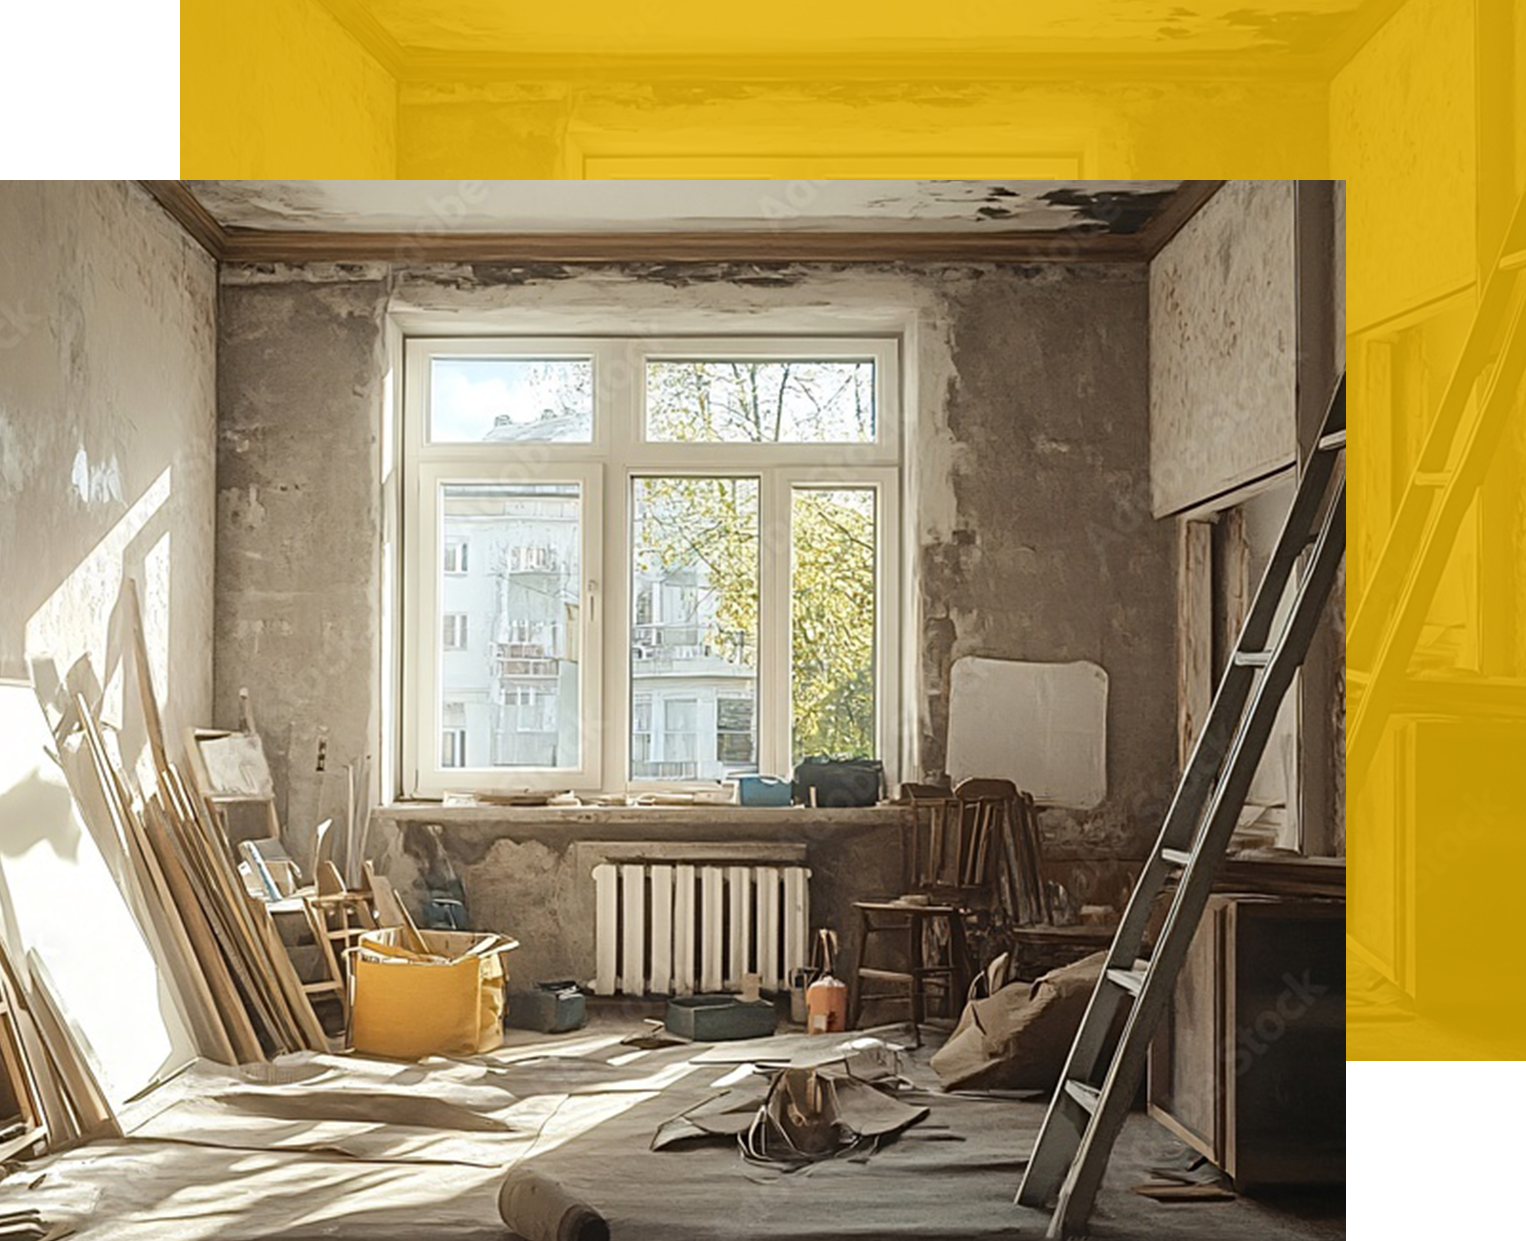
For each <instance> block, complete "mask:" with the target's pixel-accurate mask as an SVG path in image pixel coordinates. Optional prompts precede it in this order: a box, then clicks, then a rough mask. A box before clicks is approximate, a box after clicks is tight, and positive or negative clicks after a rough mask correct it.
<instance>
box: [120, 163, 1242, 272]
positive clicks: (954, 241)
mask: <svg viewBox="0 0 1526 1241" xmlns="http://www.w3.org/2000/svg"><path fill="white" fill-rule="evenodd" d="M1223 184H1224V183H1223V182H1222V181H1184V182H1183V183H1182V185H1181V187H1180V188H1179V189H1178V190H1177V192H1176V193H1175V194H1173V195H1172V196H1171V198H1170V199H1169V200H1167V202H1166V203H1165V205H1164V206H1162V207H1161V209H1160V210H1159V211H1158V212H1156V214H1155V215H1154V217H1152V218H1151V220H1150V221H1149V223H1148V224H1146V225H1145V227H1144V228H1143V229H1141V230H1140V231H1139V232H1137V233H1131V234H1121V233H1079V234H1078V233H1074V232H1071V233H1060V232H1048V233H1043V232H1032V231H1029V232H1020V231H1016V230H1012V229H1008V230H1005V231H999V232H998V231H993V232H958V233H955V232H925V233H911V232H883V231H881V232H861V233H843V232H803V231H802V232H795V231H789V230H784V229H779V230H748V231H741V230H738V231H731V232H725V231H713V232H703V233H700V232H684V233H676V232H675V233H659V232H634V233H596V232H587V233H441V232H437V231H432V230H430V231H420V232H414V233H407V232H387V233H351V232H304V231H297V230H287V229H247V228H224V227H223V226H222V225H221V224H219V223H218V222H217V221H216V220H215V219H213V218H212V216H211V215H210V214H209V213H208V212H207V210H206V209H205V208H204V207H203V206H202V205H201V203H200V202H199V201H197V199H196V196H195V195H194V194H192V193H191V191H190V190H189V189H188V188H187V187H186V186H185V184H184V183H183V182H180V181H145V182H143V185H144V187H145V188H146V189H147V190H148V192H149V193H150V194H152V195H153V196H154V197H155V198H156V199H157V200H158V201H159V203H160V205H161V206H163V207H164V209H165V210H166V211H168V212H169V213H170V215H172V216H174V217H175V219H177V220H179V221H180V223H181V224H183V225H184V226H185V229H186V231H187V232H189V233H190V234H191V236H192V237H194V238H195V239H196V240H197V241H198V242H200V243H201V244H202V245H203V246H204V247H205V248H206V249H207V251H208V253H210V254H211V255H212V256H213V257H214V258H216V259H217V260H218V261H220V262H224V263H345V262H350V263H358V262H416V263H422V262H459V263H567V264H584V263H587V264H594V263H726V262H731V263H1142V262H1148V261H1149V260H1150V259H1152V258H1154V257H1155V255H1156V254H1158V253H1159V252H1160V249H1161V248H1162V247H1163V246H1164V245H1165V244H1166V243H1167V242H1168V241H1170V240H1171V238H1172V237H1174V236H1175V235H1176V234H1177V232H1178V231H1180V229H1181V227H1182V225H1184V224H1185V223H1186V222H1187V221H1188V220H1189V219H1190V218H1191V217H1192V216H1193V215H1194V214H1195V213H1196V212H1198V211H1199V210H1201V209H1202V207H1203V204H1205V203H1206V202H1207V201H1208V200H1209V199H1210V198H1211V197H1212V196H1213V195H1214V194H1215V193H1216V192H1217V191H1218V189H1219V187H1220V186H1222V185H1223Z"/></svg>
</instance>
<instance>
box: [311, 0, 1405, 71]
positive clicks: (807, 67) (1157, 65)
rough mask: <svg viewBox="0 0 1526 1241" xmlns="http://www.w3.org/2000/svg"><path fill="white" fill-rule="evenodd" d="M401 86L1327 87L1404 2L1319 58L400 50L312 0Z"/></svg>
mask: <svg viewBox="0 0 1526 1241" xmlns="http://www.w3.org/2000/svg"><path fill="white" fill-rule="evenodd" d="M318 3H319V4H320V5H322V6H323V8H324V9H325V10H327V11H328V13H329V14H330V16H332V17H333V18H334V20H335V21H336V22H338V23H339V25H340V26H342V27H343V28H344V29H345V30H346V31H347V32H348V33H349V34H350V36H351V37H352V38H353V39H354V40H355V41H356V42H357V43H358V44H360V46H361V47H363V48H364V49H365V50H366V51H367V52H368V53H369V54H370V55H371V56H372V57H373V58H374V59H375V60H376V61H377V63H378V64H380V65H381V66H382V68H384V69H385V70H386V71H387V72H388V73H389V74H391V75H392V77H393V78H394V79H395V80H396V81H397V82H398V83H399V84H400V85H441V84H445V83H472V84H483V83H487V82H506V83H538V84H544V83H549V82H561V83H571V82H579V83H585V82H586V83H598V82H640V83H650V82H687V83H705V82H717V83H720V82H725V83H739V82H793V83H801V82H827V83H834V84H835V83H841V82H863V83H868V82H881V83H890V84H901V83H908V82H921V83H928V84H938V83H941V84H945V85H950V86H952V85H961V86H963V85H968V84H970V83H980V82H992V83H995V82H1046V81H1068V82H1087V81H1098V80H1101V81H1111V82H1124V81H1139V82H1215V81H1237V82H1247V81H1249V82H1256V81H1295V82H1297V81H1303V82H1319V83H1328V82H1329V81H1330V79H1331V78H1332V77H1334V75H1335V74H1336V73H1337V72H1338V71H1339V70H1340V69H1341V68H1342V67H1343V66H1344V65H1345V64H1346V63H1347V62H1348V61H1350V59H1351V58H1352V57H1353V56H1355V55H1356V53H1357V52H1358V51H1360V50H1361V49H1362V47H1363V46H1365V45H1366V43H1367V41H1368V40H1369V39H1371V38H1372V36H1373V35H1374V34H1376V33H1377V31H1378V30H1380V29H1381V28H1382V27H1383V25H1384V24H1385V23H1386V22H1387V21H1388V20H1389V18H1391V17H1392V16H1393V15H1394V14H1395V13H1396V12H1398V10H1399V9H1400V8H1402V7H1403V6H1404V4H1405V3H1406V0H1365V3H1362V4H1360V5H1358V6H1357V8H1355V9H1354V10H1352V12H1351V13H1350V15H1349V17H1348V19H1347V21H1346V22H1345V23H1344V24H1343V25H1341V26H1339V27H1338V28H1336V29H1335V30H1334V32H1333V33H1332V34H1331V35H1330V36H1329V39H1328V41H1327V42H1326V43H1325V44H1324V45H1322V46H1321V47H1320V48H1319V50H1318V51H1314V52H1308V51H1299V52H1292V51H1288V50H1286V49H1285V48H1279V47H1277V46H1275V45H1273V46H1270V47H1266V48H1264V49H1261V50H1254V51H1238V52H1184V53H1172V52H1155V53H1152V52H1102V53H1089V52H1084V51H1083V52H1035V51H1031V50H1023V49H1022V48H1020V47H1016V46H1011V45H1009V46H1006V47H1001V46H996V47H993V46H992V45H991V44H990V43H985V42H973V43H955V42H947V43H944V44H941V45H940V44H936V43H935V44H931V45H922V46H912V45H908V44H906V43H905V42H904V41H903V42H902V43H900V44H889V45H882V46H879V47H875V48H871V49H869V50H864V49H862V48H839V49H836V50H833V51H808V52H800V53H786V52H765V53H761V54H749V53H732V52H719V53H706V52H693V53H660V52H658V53H653V52H628V53H627V52H614V53H594V54H586V53H578V52H557V51H542V52H515V51H487V52H479V51H467V50H459V49H454V50H453V49H439V48H428V47H411V46H409V47H405V46H404V45H402V44H401V43H399V42H398V40H397V39H396V38H395V37H394V36H393V34H392V32H391V31H390V30H388V29H387V27H386V26H385V25H383V24H382V23H381V22H380V21H378V20H377V19H376V17H375V15H374V14H373V13H372V12H371V8H370V6H369V5H368V4H367V3H365V0H318Z"/></svg>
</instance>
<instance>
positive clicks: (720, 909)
mask: <svg viewBox="0 0 1526 1241" xmlns="http://www.w3.org/2000/svg"><path fill="white" fill-rule="evenodd" d="M723 880H724V872H723V871H722V870H721V868H720V867H719V866H705V867H701V868H700V905H699V916H700V926H701V928H702V929H701V933H700V941H699V943H700V952H699V989H700V990H701V991H719V990H720V989H721V983H722V969H723V965H724V962H723V961H722V958H721V951H722V942H723V937H724V927H725V925H726V923H725V916H726V914H725V898H724V896H723V893H724V891H725V887H724V882H723Z"/></svg>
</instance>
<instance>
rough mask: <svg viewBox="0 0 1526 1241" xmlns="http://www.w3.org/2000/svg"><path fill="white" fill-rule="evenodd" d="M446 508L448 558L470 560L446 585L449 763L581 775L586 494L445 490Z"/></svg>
mask: <svg viewBox="0 0 1526 1241" xmlns="http://www.w3.org/2000/svg"><path fill="white" fill-rule="evenodd" d="M441 503H442V505H443V508H442V512H441V537H442V541H443V546H442V557H443V554H444V551H445V550H446V549H448V548H449V547H451V546H452V545H457V546H460V547H469V548H470V553H471V554H470V555H469V556H468V557H466V558H465V560H464V562H463V563H464V570H463V571H460V572H451V571H450V570H449V568H448V567H447V569H446V570H445V572H443V573H442V574H441V576H440V583H439V599H440V613H441V616H442V617H443V618H444V624H443V627H442V630H441V634H442V638H443V641H442V647H443V649H442V652H441V656H440V694H441V702H442V708H443V709H442V716H441V718H442V728H443V730H444V734H445V735H443V736H442V738H441V754H442V761H443V765H445V766H452V767H476V768H484V767H576V766H577V765H578V755H579V720H578V707H579V695H578V634H579V630H578V626H579V622H580V613H579V607H580V604H581V590H580V584H581V581H582V571H581V569H580V567H579V564H578V559H579V555H580V549H581V547H582V518H583V499H582V494H581V488H580V487H579V486H578V485H577V484H576V483H449V484H446V485H445V486H444V487H443V488H442V489H441ZM445 563H446V564H447V565H448V564H449V562H448V561H446V562H445ZM452 639H457V640H458V641H459V645H457V646H453V645H452ZM452 729H460V730H462V734H461V737H460V739H459V740H453V739H451V737H450V736H449V734H450V733H451V731H452ZM452 760H454V761H452Z"/></svg>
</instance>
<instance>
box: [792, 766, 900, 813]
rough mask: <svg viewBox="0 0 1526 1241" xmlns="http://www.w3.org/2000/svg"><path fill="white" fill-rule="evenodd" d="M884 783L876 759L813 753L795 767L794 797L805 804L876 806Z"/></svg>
mask: <svg viewBox="0 0 1526 1241" xmlns="http://www.w3.org/2000/svg"><path fill="white" fill-rule="evenodd" d="M884 784H885V765H884V764H883V763H882V762H880V760H879V759H877V758H828V757H826V756H825V755H814V756H812V757H809V758H803V759H801V760H800V765H799V766H798V767H796V768H795V787H794V798H795V801H796V802H798V803H799V804H800V805H802V806H813V805H814V806H873V805H875V804H876V803H877V802H878V801H879V800H880V793H881V791H882V790H883V788H884Z"/></svg>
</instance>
